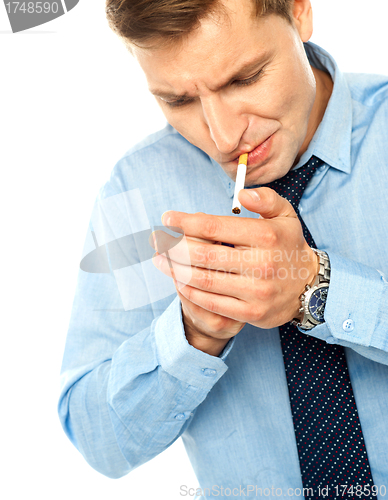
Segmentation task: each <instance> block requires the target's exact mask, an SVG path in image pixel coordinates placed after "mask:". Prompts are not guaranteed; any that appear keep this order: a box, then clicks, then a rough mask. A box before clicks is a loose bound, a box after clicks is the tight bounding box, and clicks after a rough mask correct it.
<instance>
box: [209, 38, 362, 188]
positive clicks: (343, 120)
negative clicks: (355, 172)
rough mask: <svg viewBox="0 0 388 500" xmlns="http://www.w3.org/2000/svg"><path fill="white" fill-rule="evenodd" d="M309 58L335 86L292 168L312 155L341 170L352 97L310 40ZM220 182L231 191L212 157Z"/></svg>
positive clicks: (346, 156) (346, 157) (346, 160)
mask: <svg viewBox="0 0 388 500" xmlns="http://www.w3.org/2000/svg"><path fill="white" fill-rule="evenodd" d="M304 47H305V50H306V54H307V57H308V60H309V62H310V64H311V65H312V66H314V67H315V68H317V69H321V70H323V71H326V72H328V73H329V74H330V76H331V78H332V80H333V82H334V86H333V92H332V95H331V97H330V100H329V103H328V105H327V108H326V111H325V114H324V116H323V119H322V121H321V123H320V124H319V126H318V128H317V130H316V132H315V134H314V137H313V138H312V140H311V142H310V144H309V146H308V148H307V151H306V152H305V153H304V154H303V155H302V157H301V158H300V160H299V162H298V164H297V165H296V166H295V169H297V168H299V167H301V166H302V165H304V164H305V163H307V162H308V160H309V159H310V158H311V157H312V156H313V155H315V156H317V157H318V158H320V159H321V160H323V161H324V162H325V163H326V164H327V165H329V166H330V167H332V168H335V169H337V170H340V171H342V172H346V173H348V174H349V173H350V170H351V160H350V159H351V156H350V150H351V136H352V99H351V95H350V90H349V88H348V85H347V82H346V79H345V76H344V75H343V73H341V71H340V70H339V68H338V66H337V63H336V62H335V61H334V59H333V57H332V56H331V55H330V54H329V53H328V52H326V51H325V50H324V49H322V48H321V47H319V46H318V45H316V44H315V43H312V42H307V43H305V44H304ZM211 162H212V164H213V166H214V167H215V168H216V170H217V172H218V174H219V176H220V178H221V181H222V184H223V185H224V187H225V189H226V191H227V193H228V195H229V196H230V197H231V196H233V194H234V186H235V183H234V182H233V181H232V179H230V177H229V176H228V175H227V174H226V173H225V172H224V170H223V169H222V167H221V166H220V165H219V164H218V163H217V162H216V161H215V160H213V159H211Z"/></svg>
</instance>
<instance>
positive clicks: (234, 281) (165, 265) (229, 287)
mask: <svg viewBox="0 0 388 500" xmlns="http://www.w3.org/2000/svg"><path fill="white" fill-rule="evenodd" d="M153 261H154V264H155V266H156V267H157V268H158V269H159V270H160V271H162V272H163V273H164V274H165V275H166V276H169V277H171V278H173V279H176V280H177V281H179V282H180V283H183V284H184V285H186V284H188V285H190V286H192V287H194V288H197V289H199V290H203V291H208V292H211V293H215V294H219V295H225V296H229V297H235V298H238V299H247V298H249V297H250V295H251V294H250V290H252V289H254V288H255V286H257V283H258V280H257V279H256V278H255V277H254V276H245V275H244V276H241V275H240V274H236V273H231V272H226V271H223V270H216V271H212V270H209V269H206V270H204V269H200V268H198V267H190V266H184V265H181V264H178V263H176V262H173V263H172V265H170V262H168V258H166V257H164V256H162V255H158V256H157V257H155V258H154V259H153ZM236 271H238V268H236ZM263 286H264V285H263Z"/></svg>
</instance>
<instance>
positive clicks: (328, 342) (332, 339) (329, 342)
mask: <svg viewBox="0 0 388 500" xmlns="http://www.w3.org/2000/svg"><path fill="white" fill-rule="evenodd" d="M326 342H327V344H334V343H335V338H334V337H328V338H327V339H326Z"/></svg>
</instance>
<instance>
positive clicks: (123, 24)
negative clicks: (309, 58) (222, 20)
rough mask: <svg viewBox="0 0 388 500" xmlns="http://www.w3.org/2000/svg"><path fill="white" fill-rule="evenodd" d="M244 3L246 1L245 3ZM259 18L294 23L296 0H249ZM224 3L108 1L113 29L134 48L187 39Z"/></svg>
mask: <svg viewBox="0 0 388 500" xmlns="http://www.w3.org/2000/svg"><path fill="white" fill-rule="evenodd" d="M241 1H244V0H241ZM249 1H252V2H253V7H256V15H257V16H265V15H269V14H278V15H279V16H282V17H283V18H285V19H286V20H287V21H288V22H290V23H292V17H291V6H292V4H293V0H249ZM220 7H222V0H106V9H105V11H106V17H107V19H108V24H109V26H110V28H111V29H112V30H113V31H114V32H115V33H116V34H117V35H119V36H120V37H121V38H123V39H124V40H125V41H128V42H129V43H130V44H134V45H142V44H143V45H144V44H146V45H147V44H148V43H149V42H150V41H158V42H160V41H165V42H167V43H168V42H172V41H175V40H178V39H181V38H183V37H184V36H185V35H187V34H188V33H190V32H191V31H192V30H193V29H195V28H196V27H197V26H198V25H199V21H200V20H201V19H202V18H204V17H205V16H206V15H209V14H212V13H216V12H218V11H219V10H220Z"/></svg>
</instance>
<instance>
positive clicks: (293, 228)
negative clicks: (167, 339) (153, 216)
mask: <svg viewBox="0 0 388 500" xmlns="http://www.w3.org/2000/svg"><path fill="white" fill-rule="evenodd" d="M254 193H256V194H257V195H259V197H258V198H257V199H255V198H254V197H253V196H252V195H253V194H254ZM239 199H240V202H241V204H242V205H243V206H244V207H245V208H247V209H248V210H250V211H251V212H256V213H259V214H260V215H261V216H262V218H259V219H250V218H241V217H234V216H226V217H222V216H213V215H207V214H203V213H197V214H186V213H184V212H173V211H170V212H166V213H165V214H164V215H163V221H162V222H163V224H164V225H165V226H176V227H179V228H181V229H182V230H183V232H184V234H185V236H186V243H187V246H188V254H187V251H186V252H183V251H182V245H180V244H178V245H176V246H172V248H170V250H169V251H168V252H166V254H165V255H159V254H157V255H156V256H155V257H154V259H153V261H154V264H155V265H156V266H157V267H158V268H159V269H160V270H161V271H162V272H164V273H165V274H166V275H168V276H171V277H172V278H174V281H175V283H176V286H177V291H178V294H179V296H180V298H181V301H182V313H183V317H184V323H185V332H186V336H187V339H188V341H189V342H190V343H191V344H192V345H194V347H197V348H199V349H201V350H203V351H205V352H208V353H209V354H213V355H218V354H219V353H220V352H221V351H222V349H223V347H224V346H225V345H226V343H227V342H228V340H229V338H231V337H233V336H235V335H236V334H237V333H238V332H239V331H240V330H241V329H242V327H243V326H244V324H245V323H250V324H252V325H254V326H258V327H260V328H273V327H275V326H280V325H282V324H284V323H286V322H288V321H291V320H292V319H293V318H295V317H298V316H299V315H300V314H299V308H300V300H299V297H300V295H301V293H302V292H303V291H304V289H305V286H306V284H309V283H311V282H312V281H313V280H314V278H315V276H316V274H317V272H318V260H317V256H316V254H315V253H314V252H313V250H312V249H311V248H310V247H309V246H308V245H307V243H306V241H305V239H304V237H303V231H302V227H301V224H300V222H299V219H298V217H297V215H296V213H295V211H294V209H293V207H292V205H291V204H290V203H289V202H288V201H287V200H286V199H284V198H282V197H281V196H279V195H278V194H277V193H276V192H275V191H273V190H272V189H270V188H266V187H263V188H257V189H249V190H243V191H240V194H239ZM155 236H156V240H157V239H158V235H155ZM171 238H172V237H171ZM198 239H200V240H199V241H198ZM204 240H205V241H204ZM214 242H224V243H229V244H234V248H231V247H228V246H223V245H216V244H214Z"/></svg>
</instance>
